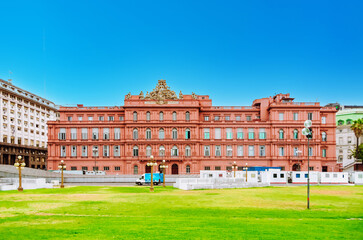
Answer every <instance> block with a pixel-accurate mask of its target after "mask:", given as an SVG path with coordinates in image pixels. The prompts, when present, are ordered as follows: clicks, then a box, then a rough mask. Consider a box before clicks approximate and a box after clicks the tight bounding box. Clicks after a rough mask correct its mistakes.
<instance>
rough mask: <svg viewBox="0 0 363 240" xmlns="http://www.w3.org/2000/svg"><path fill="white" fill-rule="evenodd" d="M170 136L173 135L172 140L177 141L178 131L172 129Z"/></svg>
mask: <svg viewBox="0 0 363 240" xmlns="http://www.w3.org/2000/svg"><path fill="white" fill-rule="evenodd" d="M172 135H173V139H174V140H175V139H178V130H176V128H173V130H172Z"/></svg>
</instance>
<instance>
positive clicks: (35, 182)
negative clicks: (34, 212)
mask: <svg viewBox="0 0 363 240" xmlns="http://www.w3.org/2000/svg"><path fill="white" fill-rule="evenodd" d="M1 180H2V184H0V190H2V191H5V190H16V189H18V187H19V178H3V179H1ZM21 185H22V187H23V189H24V190H26V189H38V188H53V184H51V183H46V182H45V178H23V179H22V181H21Z"/></svg>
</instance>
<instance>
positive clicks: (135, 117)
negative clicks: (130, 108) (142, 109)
mask: <svg viewBox="0 0 363 240" xmlns="http://www.w3.org/2000/svg"><path fill="white" fill-rule="evenodd" d="M134 121H137V112H134Z"/></svg>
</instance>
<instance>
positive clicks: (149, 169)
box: [145, 165, 151, 173]
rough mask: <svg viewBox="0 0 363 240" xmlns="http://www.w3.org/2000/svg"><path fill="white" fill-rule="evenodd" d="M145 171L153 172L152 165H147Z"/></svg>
mask: <svg viewBox="0 0 363 240" xmlns="http://www.w3.org/2000/svg"><path fill="white" fill-rule="evenodd" d="M145 173H151V167H150V166H148V165H145Z"/></svg>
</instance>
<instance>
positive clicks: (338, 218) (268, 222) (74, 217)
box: [0, 186, 363, 240]
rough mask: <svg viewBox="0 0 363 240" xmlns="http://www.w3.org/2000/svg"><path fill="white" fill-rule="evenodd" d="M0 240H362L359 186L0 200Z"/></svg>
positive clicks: (71, 192)
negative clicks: (308, 192) (308, 191)
mask: <svg viewBox="0 0 363 240" xmlns="http://www.w3.org/2000/svg"><path fill="white" fill-rule="evenodd" d="M0 239H7V240H11V239H37V240H38V239H53V240H54V239H102V240H105V239H363V186H313V187H312V189H311V210H306V187H301V186H299V187H267V188H249V189H225V190H195V191H182V190H179V189H174V188H172V187H167V188H166V189H163V188H162V187H156V188H155V192H154V193H149V189H148V188H147V187H68V188H65V189H39V190H25V191H24V192H23V193H18V192H16V191H8V192H0Z"/></svg>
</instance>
